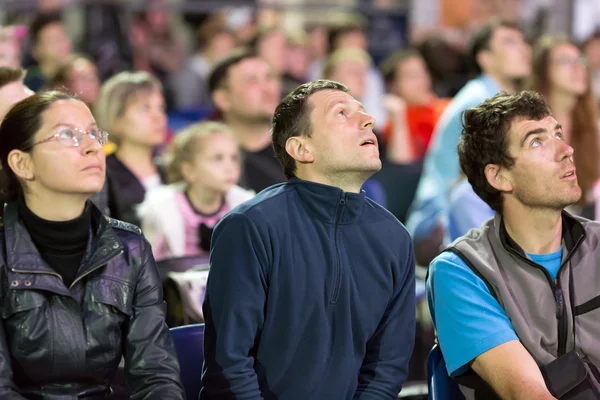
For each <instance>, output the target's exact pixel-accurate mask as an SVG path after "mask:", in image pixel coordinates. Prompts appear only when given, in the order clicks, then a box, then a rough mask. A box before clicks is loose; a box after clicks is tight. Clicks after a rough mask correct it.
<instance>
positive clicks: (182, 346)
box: [171, 324, 204, 400]
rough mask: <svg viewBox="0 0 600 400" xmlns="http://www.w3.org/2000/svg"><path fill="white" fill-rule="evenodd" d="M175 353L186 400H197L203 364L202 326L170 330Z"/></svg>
mask: <svg viewBox="0 0 600 400" xmlns="http://www.w3.org/2000/svg"><path fill="white" fill-rule="evenodd" d="M171 336H172V337H173V342H174V343H175V351H176V352H177V358H178V359H179V368H180V376H181V383H182V384H183V388H184V389H185V397H186V398H187V399H188V400H196V399H198V395H199V394H200V389H202V364H203V363H204V348H203V344H204V324H195V325H186V326H179V327H177V328H171Z"/></svg>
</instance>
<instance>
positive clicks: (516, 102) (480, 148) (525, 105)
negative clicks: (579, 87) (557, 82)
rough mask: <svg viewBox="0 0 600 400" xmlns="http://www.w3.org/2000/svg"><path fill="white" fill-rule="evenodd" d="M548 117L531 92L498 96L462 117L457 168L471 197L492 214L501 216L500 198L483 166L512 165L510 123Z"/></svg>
mask: <svg viewBox="0 0 600 400" xmlns="http://www.w3.org/2000/svg"><path fill="white" fill-rule="evenodd" d="M550 113H551V111H550V106H549V105H548V104H547V103H546V102H545V101H544V98H543V97H542V95H540V94H539V93H537V92H533V91H522V92H519V93H516V94H507V93H499V94H497V95H495V96H494V97H492V98H490V99H488V100H486V101H484V102H483V103H481V104H479V105H478V106H476V107H473V108H469V109H468V110H466V111H465V112H464V113H463V116H462V124H463V130H462V133H461V135H460V138H459V141H458V158H459V161H460V167H461V168H462V170H463V172H464V174H465V175H466V176H467V178H468V180H469V183H470V184H471V186H472V187H473V190H474V191H475V193H477V195H478V196H479V197H481V199H482V200H483V201H485V202H486V203H487V204H488V205H489V206H490V207H491V208H492V209H493V210H495V211H497V212H499V213H502V194H501V192H500V191H498V190H496V189H495V188H494V187H492V186H491V185H490V184H489V182H488V181H487V178H486V177H485V167H486V165H488V164H496V165H499V166H501V167H504V168H512V167H513V166H514V164H515V161H516V160H515V159H514V158H513V157H512V156H511V155H510V153H509V151H508V145H509V134H508V132H509V130H510V127H511V125H512V123H513V122H514V121H516V120H518V119H527V120H534V121H540V120H542V119H544V118H546V117H548V116H549V115H550Z"/></svg>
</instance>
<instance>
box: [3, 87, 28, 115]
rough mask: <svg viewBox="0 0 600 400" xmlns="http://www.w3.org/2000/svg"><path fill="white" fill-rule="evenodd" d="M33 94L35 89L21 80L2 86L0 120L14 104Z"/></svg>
mask: <svg viewBox="0 0 600 400" xmlns="http://www.w3.org/2000/svg"><path fill="white" fill-rule="evenodd" d="M32 94H33V91H32V90H31V89H29V88H28V87H27V86H25V85H24V84H23V81H21V80H18V81H14V82H10V83H7V84H6V85H4V86H2V87H0V122H1V121H2V119H3V118H4V116H5V115H6V114H7V113H8V111H9V110H10V109H11V108H12V106H14V105H15V104H17V103H18V102H20V101H21V100H23V99H25V98H27V97H29V96H31V95H32Z"/></svg>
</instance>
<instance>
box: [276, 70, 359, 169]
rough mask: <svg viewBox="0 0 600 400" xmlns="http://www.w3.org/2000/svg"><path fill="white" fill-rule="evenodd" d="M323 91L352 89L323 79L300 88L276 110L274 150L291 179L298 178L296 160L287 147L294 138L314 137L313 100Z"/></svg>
mask: <svg viewBox="0 0 600 400" xmlns="http://www.w3.org/2000/svg"><path fill="white" fill-rule="evenodd" d="M322 90H340V91H342V92H346V93H348V88H347V87H346V86H344V85H342V84H341V83H338V82H334V81H330V80H327V79H319V80H316V81H313V82H308V83H305V84H303V85H300V86H298V87H297V88H296V89H295V90H294V91H293V92H292V93H290V94H288V95H287V96H286V97H285V98H284V99H283V100H282V101H281V103H279V105H278V106H277V108H276V109H275V114H274V116H273V122H272V125H271V139H272V142H273V150H274V151H275V156H276V157H277V159H278V160H279V163H280V164H281V167H282V168H283V173H284V175H285V177H286V178H288V179H289V178H292V177H294V176H295V175H296V160H294V158H292V156H290V155H289V154H288V152H287V151H286V149H285V144H286V142H287V140H288V139H289V138H291V137H294V136H308V137H310V135H311V134H312V125H311V122H310V115H311V112H312V110H313V108H312V107H311V106H310V103H309V98H310V96H311V95H313V94H315V93H317V92H320V91H322Z"/></svg>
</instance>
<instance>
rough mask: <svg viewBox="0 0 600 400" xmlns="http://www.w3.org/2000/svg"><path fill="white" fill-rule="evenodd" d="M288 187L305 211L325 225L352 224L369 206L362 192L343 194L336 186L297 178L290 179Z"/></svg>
mask: <svg viewBox="0 0 600 400" xmlns="http://www.w3.org/2000/svg"><path fill="white" fill-rule="evenodd" d="M288 185H289V186H291V187H292V188H293V189H294V190H295V191H296V193H297V194H298V197H299V198H300V201H301V203H302V205H303V206H304V207H305V208H306V210H307V211H308V212H309V213H310V214H312V215H314V216H315V217H316V218H318V219H320V220H322V221H324V222H326V223H332V224H335V223H338V224H349V223H352V222H354V221H355V220H356V219H357V218H358V217H359V216H360V215H361V214H362V212H363V209H364V207H367V206H369V203H368V201H367V199H366V197H365V193H364V191H361V193H351V192H344V191H343V190H342V189H340V188H338V187H336V186H329V185H324V184H321V183H317V182H312V181H306V180H302V179H299V178H290V180H289V181H288Z"/></svg>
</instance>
